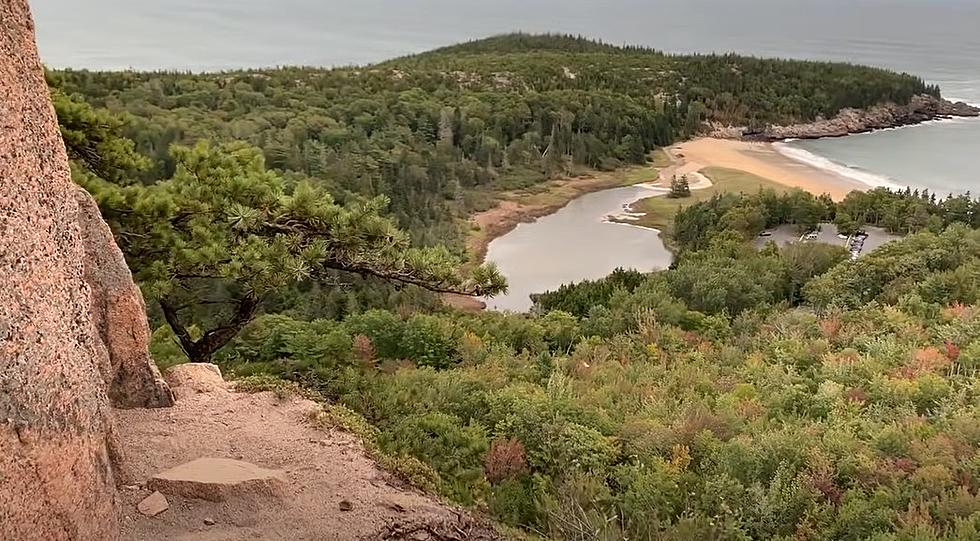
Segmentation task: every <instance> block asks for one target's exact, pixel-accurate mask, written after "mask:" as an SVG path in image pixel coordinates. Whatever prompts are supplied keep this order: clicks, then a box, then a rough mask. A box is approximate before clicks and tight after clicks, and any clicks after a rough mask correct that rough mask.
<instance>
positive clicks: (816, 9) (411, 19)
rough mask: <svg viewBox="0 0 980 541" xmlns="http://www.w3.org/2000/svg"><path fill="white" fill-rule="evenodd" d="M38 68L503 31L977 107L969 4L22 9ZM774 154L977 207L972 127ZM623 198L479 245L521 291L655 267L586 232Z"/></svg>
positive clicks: (155, 2) (619, 237)
mask: <svg viewBox="0 0 980 541" xmlns="http://www.w3.org/2000/svg"><path fill="white" fill-rule="evenodd" d="M31 4H32V6H33V9H34V14H35V18H36V22H37V31H38V41H39V44H40V49H41V55H42V57H43V59H44V60H45V62H47V63H48V64H49V65H51V66H56V67H66V66H67V67H87V68H99V69H125V68H129V67H132V68H137V69H179V70H194V71H201V70H219V69H229V68H240V67H256V66H275V65H295V64H304V65H321V66H331V65H346V64H361V63H368V62H373V61H378V60H383V59H387V58H390V57H394V56H399V55H403V54H407V53H413V52H419V51H424V50H426V49H430V48H432V47H437V46H440V45H446V44H450V43H454V42H458V41H462V40H466V39H471V38H479V37H484V36H488V35H491V34H496V33H502V32H509V31H514V30H525V31H537V32H543V31H552V32H567V33H575V34H582V35H587V36H591V37H596V38H601V39H603V40H605V41H608V42H611V43H635V44H643V45H648V46H652V47H656V48H659V49H662V50H666V51H672V52H691V51H699V52H726V51H736V52H741V53H748V54H757V55H765V56H783V57H795V58H810V59H819V60H842V61H850V62H856V63H865V64H872V65H877V66H882V67H887V68H892V69H897V70H900V71H908V72H911V73H915V74H917V75H920V76H922V77H923V78H925V79H926V80H928V81H930V82H933V83H937V84H939V85H940V86H941V87H942V88H943V91H944V94H945V95H946V96H947V97H951V98H957V99H961V100H965V101H968V102H971V103H980V32H978V31H977V29H978V28H980V0H793V1H792V2H787V1H786V0H658V1H657V2H651V1H649V0H602V1H595V0H535V1H527V0H495V1H492V2H491V1H487V0H415V1H405V0H359V1H357V2H349V1H337V0H85V2H79V1H78V0H32V1H31ZM788 147H789V150H788V151H789V152H794V153H796V154H798V155H799V156H798V157H801V158H803V159H805V160H808V161H810V162H811V163H818V164H820V165H822V166H826V167H831V168H838V169H839V168H842V167H844V168H848V169H845V170H844V172H845V173H848V174H851V175H853V176H856V177H859V178H860V179H863V180H864V181H866V182H868V183H870V184H885V185H896V186H905V185H914V186H917V187H925V188H929V189H930V190H931V191H938V192H940V193H946V192H955V193H960V192H964V191H967V190H972V192H973V193H974V194H977V193H980V176H978V175H976V174H975V173H974V171H975V170H976V169H977V168H978V167H977V166H978V165H980V164H978V160H980V157H978V156H980V152H978V151H980V122H978V121H956V122H950V123H939V124H930V125H926V126H918V127H913V128H907V129H901V130H893V131H887V132H880V133H874V134H870V135H860V136H854V137H847V138H843V139H835V140H823V141H808V142H797V143H791V144H790V145H788ZM620 195H623V196H626V194H625V193H624V192H621V191H618V190H617V191H614V192H611V193H607V194H596V195H591V196H587V197H585V198H582V199H581V200H579V201H577V202H575V203H573V204H572V205H570V206H569V207H567V208H566V209H565V210H564V211H562V212H561V213H559V215H556V216H554V217H551V218H546V219H544V220H541V221H539V222H538V223H537V224H533V225H525V226H521V227H520V228H518V229H517V230H515V231H514V232H513V233H512V234H511V235H508V236H506V237H504V238H503V239H500V240H498V241H497V242H495V243H494V244H493V245H491V250H490V251H491V254H490V257H491V259H493V260H495V261H498V262H499V263H500V264H501V266H502V267H503V268H504V270H505V272H507V273H508V275H509V277H510V281H511V288H512V294H511V295H510V296H508V297H507V298H504V299H499V300H497V301H495V303H496V304H495V305H496V306H499V307H504V308H518V309H519V308H522V307H525V306H526V304H527V300H526V299H527V293H529V292H532V291H537V290H541V289H548V288H553V287H555V286H557V285H558V284H560V283H561V282H564V281H573V280H580V279H583V278H589V277H595V276H599V275H601V274H603V273H605V272H607V271H608V270H611V269H613V268H614V267H616V266H635V267H637V268H641V269H650V268H654V267H656V266H663V265H665V264H666V263H665V260H664V259H663V250H662V246H661V245H660V244H659V242H658V240H657V237H656V234H655V233H653V232H650V231H644V230H641V229H636V228H632V229H631V228H629V227H626V226H618V225H610V224H601V217H602V216H603V215H605V214H606V213H608V212H609V211H610V210H615V209H613V208H609V209H607V207H608V206H609V205H612V207H616V204H615V200H616V198H618V197H620Z"/></svg>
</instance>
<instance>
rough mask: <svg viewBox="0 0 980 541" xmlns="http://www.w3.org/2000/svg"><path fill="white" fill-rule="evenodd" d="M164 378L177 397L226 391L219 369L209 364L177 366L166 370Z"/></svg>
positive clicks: (226, 385)
mask: <svg viewBox="0 0 980 541" xmlns="http://www.w3.org/2000/svg"><path fill="white" fill-rule="evenodd" d="M164 378H165V379H166V380H167V383H169V384H170V386H171V387H173V389H174V391H175V392H176V393H177V394H178V395H187V394H200V393H215V392H225V391H227V390H228V384H227V383H225V380H224V379H223V378H222V377H221V369H220V368H218V366H217V365H214V364H211V363H185V364H178V365H177V366H173V367H171V368H170V369H168V370H167V372H166V374H164Z"/></svg>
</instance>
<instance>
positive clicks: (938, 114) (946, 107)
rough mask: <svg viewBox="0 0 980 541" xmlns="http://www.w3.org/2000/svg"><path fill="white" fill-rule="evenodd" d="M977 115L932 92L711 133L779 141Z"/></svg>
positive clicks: (978, 112)
mask: <svg viewBox="0 0 980 541" xmlns="http://www.w3.org/2000/svg"><path fill="white" fill-rule="evenodd" d="M975 116H980V109H978V108H976V107H973V106H971V105H968V104H966V103H962V102H957V103H953V102H950V101H948V100H944V99H940V98H935V97H933V96H928V95H921V96H915V97H914V98H912V100H911V101H910V102H909V103H908V104H906V105H897V104H894V103H889V104H884V105H876V106H874V107H871V108H868V109H844V110H842V111H841V112H840V113H839V114H838V115H837V116H835V117H834V118H831V119H818V120H815V121H813V122H808V123H803V124H793V125H790V126H768V127H766V128H765V129H763V130H761V131H757V132H750V131H749V130H748V129H747V128H744V127H721V126H716V127H714V128H713V129H712V131H711V132H710V133H709V136H711V137H720V138H723V139H746V140H750V141H781V140H784V139H819V138H823V137H843V136H845V135H851V134H855V133H864V132H869V131H873V130H880V129H885V128H898V127H901V126H908V125H911V124H921V123H922V122H927V121H929V120H938V119H943V118H951V117H975Z"/></svg>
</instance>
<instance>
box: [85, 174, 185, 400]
mask: <svg viewBox="0 0 980 541" xmlns="http://www.w3.org/2000/svg"><path fill="white" fill-rule="evenodd" d="M75 199H76V201H77V202H78V225H79V227H80V230H81V235H82V243H83V244H84V248H85V275H84V276H85V282H86V283H87V284H88V286H89V290H90V299H91V302H90V304H89V306H90V311H89V313H90V314H91V316H92V321H93V323H94V324H95V327H96V329H97V330H98V332H99V338H100V339H101V341H102V344H103V345H104V346H105V350H106V353H107V354H108V359H109V362H108V364H107V365H106V366H103V367H102V376H103V379H104V380H105V382H106V384H107V385H108V392H109V398H110V399H111V400H112V405H113V406H115V407H117V408H165V407H169V406H172V405H173V404H174V395H173V393H172V392H171V391H170V388H169V387H168V386H167V383H166V382H165V381H164V380H163V378H162V377H161V376H160V372H159V371H158V370H157V367H156V365H155V364H154V363H153V360H152V359H150V351H149V343H150V328H149V325H148V324H147V321H146V305H145V304H143V295H142V294H141V293H140V290H139V288H138V287H136V284H135V283H133V275H132V273H131V272H130V271H129V267H127V266H126V259H125V258H124V257H123V254H122V250H120V249H119V247H118V246H116V242H115V240H113V238H112V232H111V231H110V230H109V226H108V225H106V223H105V222H104V221H103V220H102V215H101V214H99V207H98V205H96V203H95V200H94V199H92V196H90V195H89V194H88V192H86V191H85V190H84V189H83V188H81V187H76V188H75Z"/></svg>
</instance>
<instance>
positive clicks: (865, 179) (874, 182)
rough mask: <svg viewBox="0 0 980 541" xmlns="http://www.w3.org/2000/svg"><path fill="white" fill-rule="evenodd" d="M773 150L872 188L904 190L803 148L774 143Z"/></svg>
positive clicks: (884, 177)
mask: <svg viewBox="0 0 980 541" xmlns="http://www.w3.org/2000/svg"><path fill="white" fill-rule="evenodd" d="M773 148H775V149H776V151H777V152H779V153H780V154H782V155H783V156H786V157H787V158H789V159H791V160H795V161H798V162H800V163H805V164H807V165H809V166H811V167H816V168H817V169H823V170H824V171H829V172H831V173H834V174H835V175H839V176H842V177H846V178H849V179H852V180H856V181H858V182H860V183H861V184H866V185H868V186H870V187H872V188H889V189H892V190H899V189H902V186H900V185H899V184H898V183H896V182H895V181H894V179H891V178H889V177H887V176H885V175H878V174H875V173H871V172H869V171H862V170H860V169H857V168H855V167H851V166H848V165H844V164H841V163H837V162H835V161H833V160H830V159H828V158H824V157H823V156H818V155H816V154H814V153H812V152H810V151H808V150H804V149H802V148H797V147H793V146H790V145H787V144H785V143H774V144H773Z"/></svg>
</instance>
